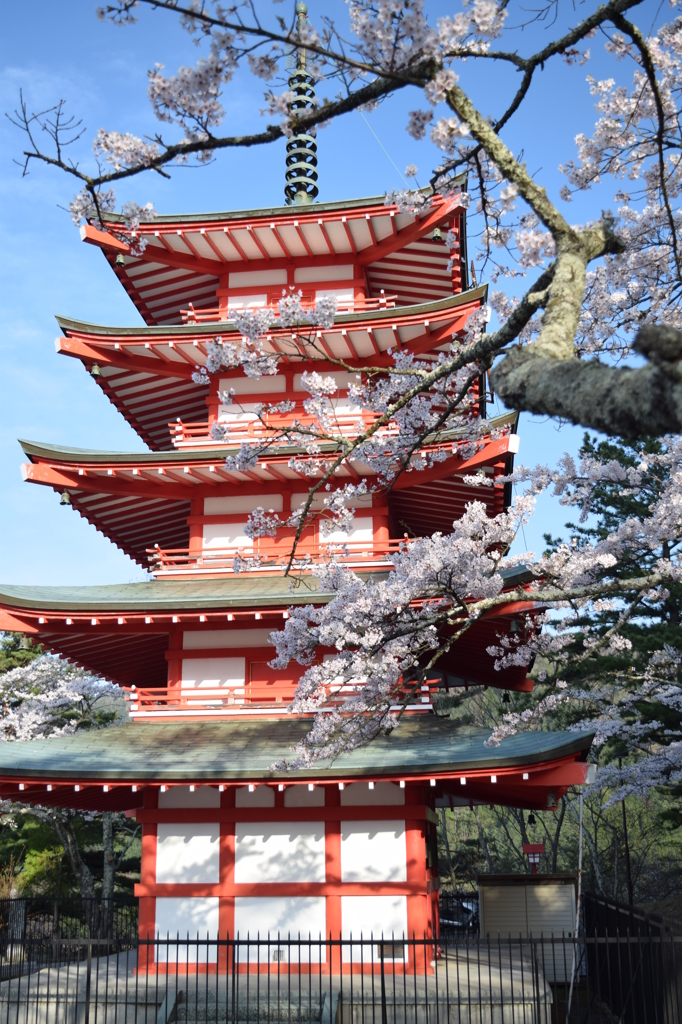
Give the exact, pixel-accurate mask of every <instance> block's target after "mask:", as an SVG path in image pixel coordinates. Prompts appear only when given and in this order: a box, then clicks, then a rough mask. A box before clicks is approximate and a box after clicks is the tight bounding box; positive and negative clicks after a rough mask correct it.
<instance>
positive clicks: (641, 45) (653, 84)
mask: <svg viewBox="0 0 682 1024" xmlns="http://www.w3.org/2000/svg"><path fill="white" fill-rule="evenodd" d="M611 20H612V21H613V24H614V25H615V26H616V28H619V29H620V30H621V31H622V32H624V33H625V34H626V35H627V36H629V37H630V39H632V41H633V43H634V44H635V46H636V47H637V49H638V50H639V53H640V57H641V59H642V67H643V68H644V71H645V73H646V76H647V79H648V81H649V88H650V89H651V95H652V96H653V98H654V104H655V106H656V118H657V122H658V127H657V129H656V148H657V150H658V174H659V187H660V190H661V194H662V196H663V204H664V206H665V211H666V215H667V219H668V227H669V228H670V237H671V238H672V249H673V255H674V259H675V266H676V267H677V276H678V278H680V280H682V262H681V261H680V252H679V245H678V240H677V228H676V225H675V218H674V216H673V211H672V206H671V205H670V196H669V195H668V184H667V180H666V169H665V155H664V152H663V142H664V136H665V123H666V116H665V111H664V109H663V101H662V99H661V91H660V89H659V87H658V82H657V80H656V68H655V67H654V62H653V58H652V56H651V50H650V49H649V47H648V46H647V44H646V40H645V39H644V36H643V35H642V33H641V32H640V31H639V29H638V28H637V26H636V25H633V24H632V22H631V21H628V20H627V18H624V17H623V15H622V14H616V15H614V16H612V18H611Z"/></svg>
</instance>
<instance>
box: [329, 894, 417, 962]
mask: <svg viewBox="0 0 682 1024" xmlns="http://www.w3.org/2000/svg"><path fill="white" fill-rule="evenodd" d="M407 934H408V932H407V896H397V895H396V896H342V897H341V935H342V938H344V939H348V938H351V937H352V938H354V939H360V938H363V939H364V938H370V937H371V938H373V939H374V943H373V945H374V949H373V951H372V952H373V955H374V957H375V959H376V958H378V948H377V940H381V938H382V937H383V939H384V941H386V942H391V941H393V939H394V938H396V939H398V938H403V936H406V935H407ZM370 945H371V943H369V942H368V943H367V954H368V953H369V952H370ZM364 946H365V943H364V942H363V943H362V945H358V946H353V947H350V946H344V948H343V962H344V963H351V962H352V963H359V962H360V956H361V952H362V949H363V947H364ZM406 952H407V950H405V953H406ZM367 954H365V955H367Z"/></svg>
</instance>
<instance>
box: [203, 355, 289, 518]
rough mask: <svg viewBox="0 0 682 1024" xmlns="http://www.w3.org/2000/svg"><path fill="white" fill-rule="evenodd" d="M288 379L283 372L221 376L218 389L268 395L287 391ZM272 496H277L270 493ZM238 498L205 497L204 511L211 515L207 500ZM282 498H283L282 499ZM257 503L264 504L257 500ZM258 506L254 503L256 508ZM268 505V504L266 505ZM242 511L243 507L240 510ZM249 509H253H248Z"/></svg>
mask: <svg viewBox="0 0 682 1024" xmlns="http://www.w3.org/2000/svg"><path fill="white" fill-rule="evenodd" d="M286 389H287V381H286V377H285V376H284V374H283V373H276V374H273V375H272V377H271V376H270V375H269V374H268V376H267V377H261V378H260V380H254V378H253V377H221V378H220V379H219V381H218V391H230V390H231V391H234V393H235V395H266V394H273V393H275V392H278V391H286ZM270 497H271V498H275V497H276V496H275V495H274V494H273V495H270ZM234 500H238V499H236V498H235V499H233V498H205V499H204V512H205V514H206V515H210V513H209V511H208V510H207V508H206V502H207V501H215V502H225V501H234ZM280 500H281V499H280ZM256 504H257V505H262V504H264V503H263V502H262V501H261V502H256ZM255 507H256V506H255V505H254V508H255ZM266 507H267V506H266ZM216 511H217V512H226V511H227V509H225V508H217V509H216ZM239 511H241V509H240V510H239ZM247 511H249V512H250V511H251V509H248V510H247Z"/></svg>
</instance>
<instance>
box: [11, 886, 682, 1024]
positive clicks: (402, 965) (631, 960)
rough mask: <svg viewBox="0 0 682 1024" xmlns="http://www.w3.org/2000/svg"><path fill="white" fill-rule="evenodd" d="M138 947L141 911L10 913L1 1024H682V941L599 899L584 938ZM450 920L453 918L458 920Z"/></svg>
mask: <svg viewBox="0 0 682 1024" xmlns="http://www.w3.org/2000/svg"><path fill="white" fill-rule="evenodd" d="M476 911H477V907H476V902H475V899H471V898H470V896H467V895H466V894H464V896H462V897H461V898H460V897H455V898H453V899H447V898H446V899H442V900H441V920H442V927H441V936H440V938H439V939H438V940H435V941H434V940H432V939H431V940H429V939H416V938H414V937H413V938H411V939H402V938H400V939H398V938H396V937H395V936H391V937H390V939H389V938H387V937H385V936H384V937H381V938H376V937H373V936H369V937H368V936H363V937H354V938H352V939H341V938H337V939H331V938H330V939H327V940H321V939H320V940H318V941H309V940H305V941H304V940H299V939H293V938H291V939H290V938H289V937H287V938H282V939H281V940H280V939H277V940H275V939H274V938H273V937H272V936H270V937H267V938H262V937H258V936H256V937H253V936H247V937H246V938H245V937H244V936H237V937H236V938H232V937H226V938H224V939H222V938H221V939H220V940H217V939H205V938H204V939H202V938H200V937H197V938H195V939H193V940H190V939H188V938H185V939H180V938H175V939H173V938H167V939H160V938H159V939H154V938H145V939H139V938H138V921H137V901H136V900H135V899H132V898H125V897H117V898H116V899H115V900H113V901H110V902H107V901H102V900H95V901H87V900H86V901H83V900H79V899H47V898H42V899H18V900H4V901H0V1024H96V1022H97V1021H99V1022H100V1024H137V1022H138V1021H139V1024H142V1022H144V1024H171V1022H180V1021H182V1022H184V1024H214V1022H215V1024H223V1022H225V1024H227V1022H228V1021H233V1022H235V1024H236V1022H238V1021H249V1022H250V1021H258V1022H266V1021H267V1022H270V1021H272V1022H273V1024H275V1022H277V1024H280V1022H287V1024H294V1022H298V1024H304V1022H308V1021H311V1022H312V1021H319V1022H320V1024H369V1022H370V1019H371V1022H372V1024H412V1022H414V1024H441V1021H442V1024H464V1022H466V1024H519V1022H521V1021H522V1022H523V1024H559V1022H561V1024H565V1022H567V1021H568V1022H570V1024H577V1022H580V1024H593V1022H597V1021H598V1022H599V1024H602V1022H604V1024H613V1022H615V1021H618V1022H619V1024H681V1022H682V929H677V928H675V926H674V925H671V924H670V923H669V922H665V921H664V920H663V919H662V918H659V917H656V916H652V915H646V914H642V913H640V912H638V911H636V910H633V909H632V908H628V907H624V906H622V905H619V904H616V903H613V902H611V901H609V900H605V899H604V898H602V897H599V896H594V895H592V894H586V895H585V897H584V899H583V911H584V913H583V916H582V920H581V922H580V927H579V934H578V936H577V937H576V938H574V937H573V936H567V935H559V936H557V935H546V934H541V935H539V936H534V937H532V938H526V937H520V936H518V935H517V936H508V937H501V936H484V937H479V935H478V933H477V929H478V922H477V914H476ZM448 915H449V916H448Z"/></svg>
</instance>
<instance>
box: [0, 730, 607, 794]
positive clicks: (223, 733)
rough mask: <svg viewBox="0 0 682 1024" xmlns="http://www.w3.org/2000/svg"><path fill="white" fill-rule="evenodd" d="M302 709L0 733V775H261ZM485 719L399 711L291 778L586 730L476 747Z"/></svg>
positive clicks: (448, 761) (477, 758) (413, 763)
mask: <svg viewBox="0 0 682 1024" xmlns="http://www.w3.org/2000/svg"><path fill="white" fill-rule="evenodd" d="M310 726H311V721H310V719H300V718H290V717H287V718H266V719H260V720H257V721H254V720H253V719H251V720H242V721H240V720H233V721H222V722H206V721H204V722H200V723H199V722H195V723H191V722H188V723H185V722H183V723H168V724H163V723H156V722H149V723H132V724H126V725H122V726H119V727H114V728H110V729H103V730H99V731H94V732H90V731H88V732H77V733H75V734H74V735H72V736H61V737H58V738H55V739H46V740H33V741H31V742H21V743H3V744H2V745H1V746H0V775H1V776H3V777H4V778H5V779H8V778H10V779H11V778H15V777H23V778H41V777H42V778H46V777H49V778H51V779H53V780H55V781H58V780H60V779H63V780H64V781H69V780H72V779H84V778H92V779H94V780H103V781H105V780H107V779H109V780H119V781H131V782H133V781H144V780H149V781H151V780H157V781H159V780H160V781H164V780H165V781H169V782H170V781H178V782H182V781H190V782H191V781H196V780H206V781H210V780H214V781H217V780H226V779H233V780H238V779H267V778H271V777H273V775H272V773H271V772H270V771H269V766H270V765H271V764H272V762H273V761H275V760H277V759H279V758H285V757H288V756H290V754H291V747H292V745H294V744H295V743H296V742H298V740H300V739H302V738H303V736H304V735H305V734H306V732H307V731H308V730H309V729H310ZM489 735H490V730H489V729H481V728H472V727H470V726H461V725H457V724H456V723H454V722H451V721H450V720H449V719H443V718H437V717H436V716H435V715H415V716H410V717H405V718H403V720H402V721H401V722H400V724H399V725H398V727H397V728H396V729H395V730H394V731H393V732H392V733H390V734H389V735H388V736H381V737H379V738H377V739H376V740H374V741H373V742H372V743H370V744H368V745H367V746H365V747H361V748H360V749H358V750H354V751H352V752H351V753H350V754H345V755H343V756H341V757H339V758H338V759H337V760H336V762H335V763H334V765H333V766H332V767H331V768H330V769H322V768H319V767H318V768H315V769H314V770H310V771H305V772H299V773H296V777H297V778H316V779H319V778H320V777H321V776H322V775H324V776H328V777H330V778H334V777H337V776H340V777H344V776H345V777H348V776H353V775H365V776H366V775H367V774H374V775H377V776H379V775H396V774H404V775H406V776H409V775H421V774H426V773H428V772H442V771H447V770H453V771H467V770H469V771H471V770H474V769H481V768H484V769H487V768H491V769H495V768H498V769H499V768H503V767H513V766H519V767H520V766H521V765H532V764H533V763H538V762H543V761H547V760H554V759H555V758H560V757H565V756H568V755H571V754H576V753H580V752H584V753H587V750H588V749H589V747H590V743H591V742H592V735H593V734H592V733H586V732H570V733H552V732H527V733H521V734H519V735H518V736H512V737H510V738H509V739H506V740H504V741H503V742H502V743H501V744H500V746H499V747H485V746H484V741H485V740H486V739H487V737H488V736H489Z"/></svg>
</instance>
